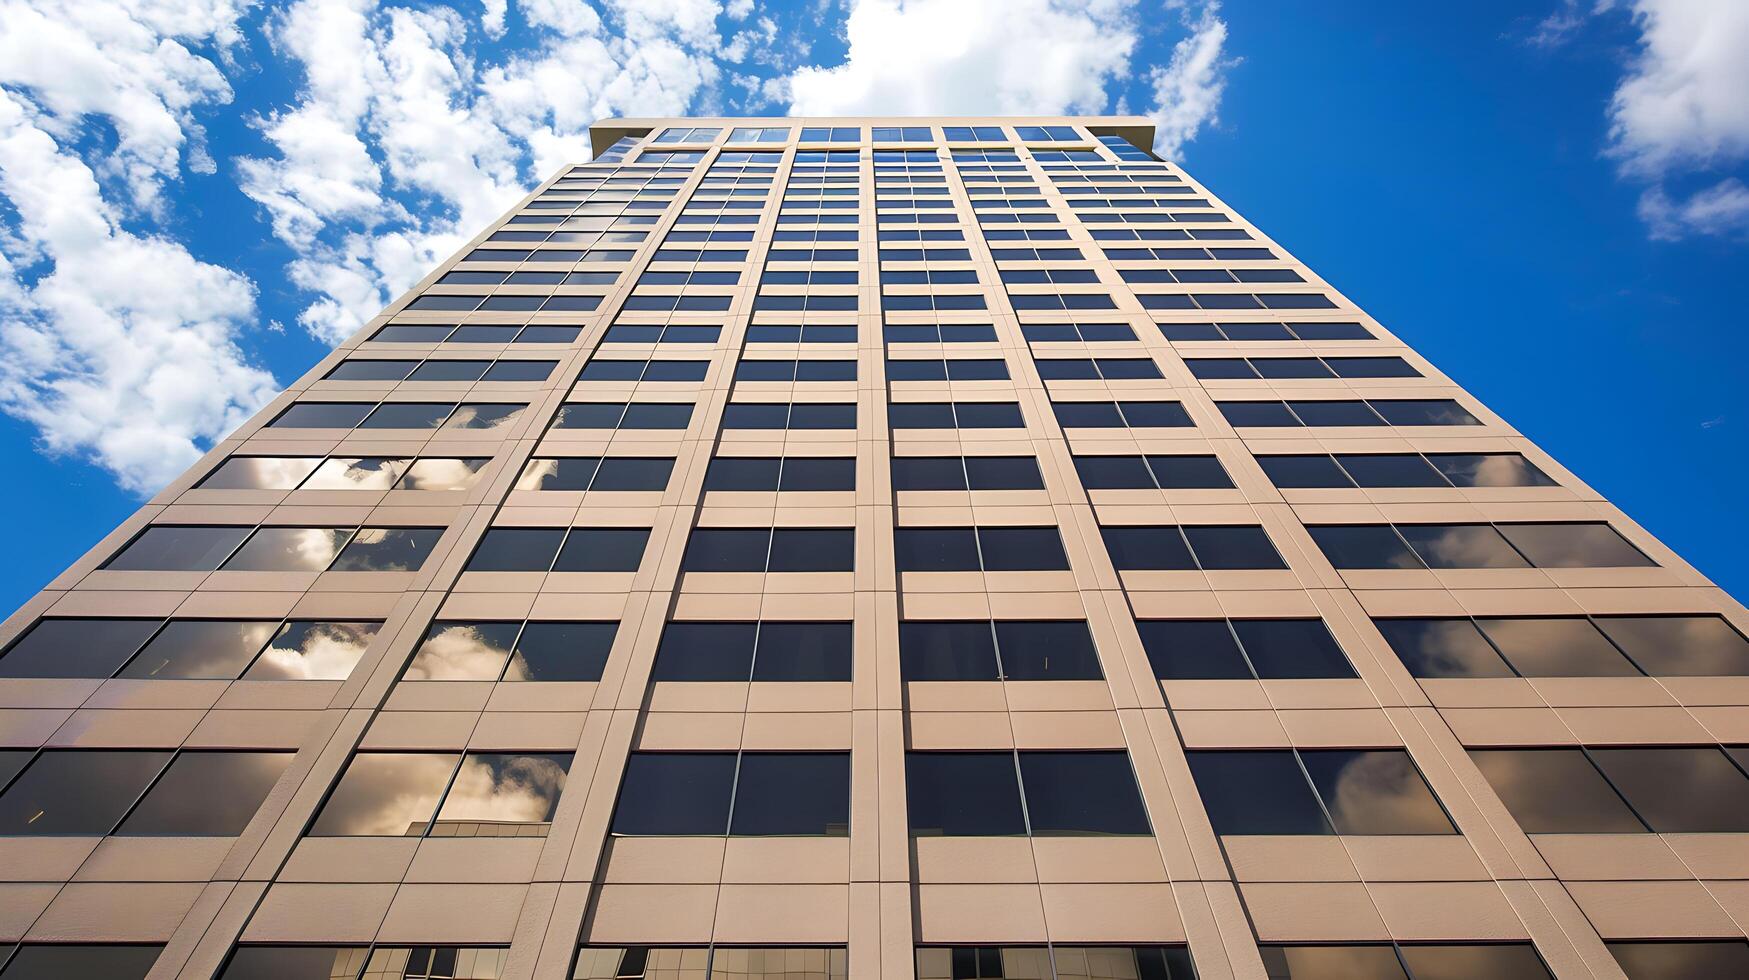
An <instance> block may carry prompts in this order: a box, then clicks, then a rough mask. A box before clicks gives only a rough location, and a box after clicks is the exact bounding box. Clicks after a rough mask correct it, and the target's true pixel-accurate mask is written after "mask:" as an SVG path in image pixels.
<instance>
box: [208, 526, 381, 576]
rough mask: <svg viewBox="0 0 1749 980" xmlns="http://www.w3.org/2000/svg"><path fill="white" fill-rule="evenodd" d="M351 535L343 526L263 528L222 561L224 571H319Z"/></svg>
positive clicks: (331, 559) (324, 568) (332, 559)
mask: <svg viewBox="0 0 1749 980" xmlns="http://www.w3.org/2000/svg"><path fill="white" fill-rule="evenodd" d="M351 536H352V529H351V528H344V527H264V528H260V529H259V530H257V531H256V532H255V533H254V534H252V535H250V536H249V540H248V541H246V542H244V544H243V547H241V548H238V549H237V552H236V554H234V555H232V556H231V557H230V559H229V560H227V561H226V562H225V565H224V567H225V569H226V570H227V571H241V572H320V571H325V570H326V569H327V568H328V566H329V565H332V564H333V563H334V559H335V557H336V556H338V555H339V554H340V549H341V548H344V547H345V546H346V541H347V539H348V538H350V537H351Z"/></svg>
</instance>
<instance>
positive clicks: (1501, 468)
mask: <svg viewBox="0 0 1749 980" xmlns="http://www.w3.org/2000/svg"><path fill="white" fill-rule="evenodd" d="M1427 461H1428V462H1430V463H1432V464H1433V465H1434V467H1435V468H1436V469H1438V470H1439V472H1441V473H1443V474H1445V476H1446V478H1447V479H1449V480H1451V482H1452V483H1453V485H1455V486H1460V487H1552V486H1555V485H1556V483H1555V481H1554V480H1553V479H1551V478H1550V477H1549V475H1548V474H1547V473H1544V472H1543V471H1542V470H1540V469H1537V467H1536V465H1535V464H1533V463H1532V462H1531V461H1530V460H1528V459H1525V458H1524V457H1523V456H1520V455H1518V454H1517V453H1429V454H1428V456H1427Z"/></svg>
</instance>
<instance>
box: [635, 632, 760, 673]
mask: <svg viewBox="0 0 1749 980" xmlns="http://www.w3.org/2000/svg"><path fill="white" fill-rule="evenodd" d="M758 629H759V624H757V623H669V624H668V625H667V627H665V628H664V629H663V630H662V640H661V642H660V643H659V644H658V645H657V648H656V665H655V668H654V669H653V670H652V671H651V674H650V679H651V680H656V681H745V680H747V679H748V678H750V677H751V676H752V674H753V645H754V637H755V635H756V634H757V633H758Z"/></svg>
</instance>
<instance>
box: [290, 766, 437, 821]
mask: <svg viewBox="0 0 1749 980" xmlns="http://www.w3.org/2000/svg"><path fill="white" fill-rule="evenodd" d="M458 761H459V756H458V755H457V754H456V753H453V752H360V753H359V754H357V755H355V756H353V757H352V761H351V763H349V764H348V765H347V767H346V771H345V773H343V774H342V775H341V777H340V781H339V783H337V784H336V785H335V787H334V791H333V792H332V793H330V794H329V796H328V800H327V802H326V803H324V804H322V809H321V811H320V812H319V813H318V814H317V815H316V822H315V823H314V824H313V825H311V827H310V831H309V833H310V836H312V837H417V836H419V835H420V834H422V833H424V832H425V829H426V827H427V826H428V825H429V823H430V821H431V817H432V814H433V812H435V811H436V809H437V802H438V800H439V799H440V798H442V796H443V790H444V787H445V786H447V785H448V784H449V780H450V776H451V774H452V773H454V771H455V768H456V763H457V762H458Z"/></svg>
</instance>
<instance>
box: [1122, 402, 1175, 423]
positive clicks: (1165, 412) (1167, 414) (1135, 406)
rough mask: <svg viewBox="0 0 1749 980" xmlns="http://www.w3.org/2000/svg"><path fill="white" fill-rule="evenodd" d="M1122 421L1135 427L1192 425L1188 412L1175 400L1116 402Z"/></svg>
mask: <svg viewBox="0 0 1749 980" xmlns="http://www.w3.org/2000/svg"><path fill="white" fill-rule="evenodd" d="M1117 407H1118V410H1119V411H1121V412H1122V413H1123V417H1124V421H1125V422H1128V423H1129V424H1130V426H1131V427H1133V428H1137V429H1149V428H1179V427H1183V426H1188V425H1192V424H1194V423H1192V422H1191V420H1190V413H1189V412H1186V411H1185V410H1184V406H1183V405H1180V404H1179V403H1177V402H1118V405H1117Z"/></svg>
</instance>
